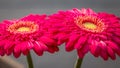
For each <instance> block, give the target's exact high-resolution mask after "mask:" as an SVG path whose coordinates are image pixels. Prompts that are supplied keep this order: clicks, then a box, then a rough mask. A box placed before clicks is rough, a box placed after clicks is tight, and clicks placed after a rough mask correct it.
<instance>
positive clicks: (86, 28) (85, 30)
mask: <svg viewBox="0 0 120 68" xmlns="http://www.w3.org/2000/svg"><path fill="white" fill-rule="evenodd" d="M50 19H51V22H52V23H53V24H55V26H56V25H57V27H54V28H56V29H58V30H59V31H58V33H57V35H56V38H58V39H59V41H62V42H63V40H62V39H60V37H61V33H62V34H63V36H64V38H65V40H64V42H66V50H67V51H72V50H73V49H76V50H77V53H78V56H79V58H83V57H84V55H85V54H86V53H88V52H89V51H90V52H91V53H92V54H93V55H94V56H95V57H98V56H101V57H102V58H103V59H104V60H107V59H108V58H109V57H110V58H111V59H113V60H114V59H116V55H115V54H117V55H119V56H120V46H119V45H120V20H119V19H118V17H116V16H115V15H113V14H108V13H103V12H100V13H96V12H94V11H93V10H92V9H84V8H83V9H81V10H79V9H76V8H75V9H73V10H68V11H60V12H59V13H56V14H53V15H51V16H50ZM58 25H59V26H60V27H59V28H58ZM59 32H60V33H59ZM65 34H66V35H65Z"/></svg>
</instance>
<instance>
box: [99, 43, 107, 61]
mask: <svg viewBox="0 0 120 68" xmlns="http://www.w3.org/2000/svg"><path fill="white" fill-rule="evenodd" d="M101 49H102V51H101V53H100V56H101V57H102V58H103V59H104V60H108V54H107V46H103V45H101Z"/></svg>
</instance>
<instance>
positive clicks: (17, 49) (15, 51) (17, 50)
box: [13, 44, 21, 58]
mask: <svg viewBox="0 0 120 68" xmlns="http://www.w3.org/2000/svg"><path fill="white" fill-rule="evenodd" d="M20 54H21V45H19V44H18V45H16V46H15V48H14V52H13V55H14V56H15V57H16V58H18V57H19V56H20Z"/></svg>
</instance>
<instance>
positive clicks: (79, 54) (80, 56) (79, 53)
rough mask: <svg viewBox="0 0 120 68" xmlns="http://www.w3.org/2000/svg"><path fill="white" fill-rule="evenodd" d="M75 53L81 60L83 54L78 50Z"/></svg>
mask: <svg viewBox="0 0 120 68" xmlns="http://www.w3.org/2000/svg"><path fill="white" fill-rule="evenodd" d="M77 53H78V56H79V58H81V59H82V58H83V57H84V56H85V54H84V53H82V51H80V50H77Z"/></svg>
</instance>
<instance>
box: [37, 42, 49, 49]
mask: <svg viewBox="0 0 120 68" xmlns="http://www.w3.org/2000/svg"><path fill="white" fill-rule="evenodd" d="M38 43H39V44H40V46H41V48H42V49H43V50H44V51H47V50H48V47H47V46H46V45H45V44H44V43H42V42H38Z"/></svg>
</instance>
